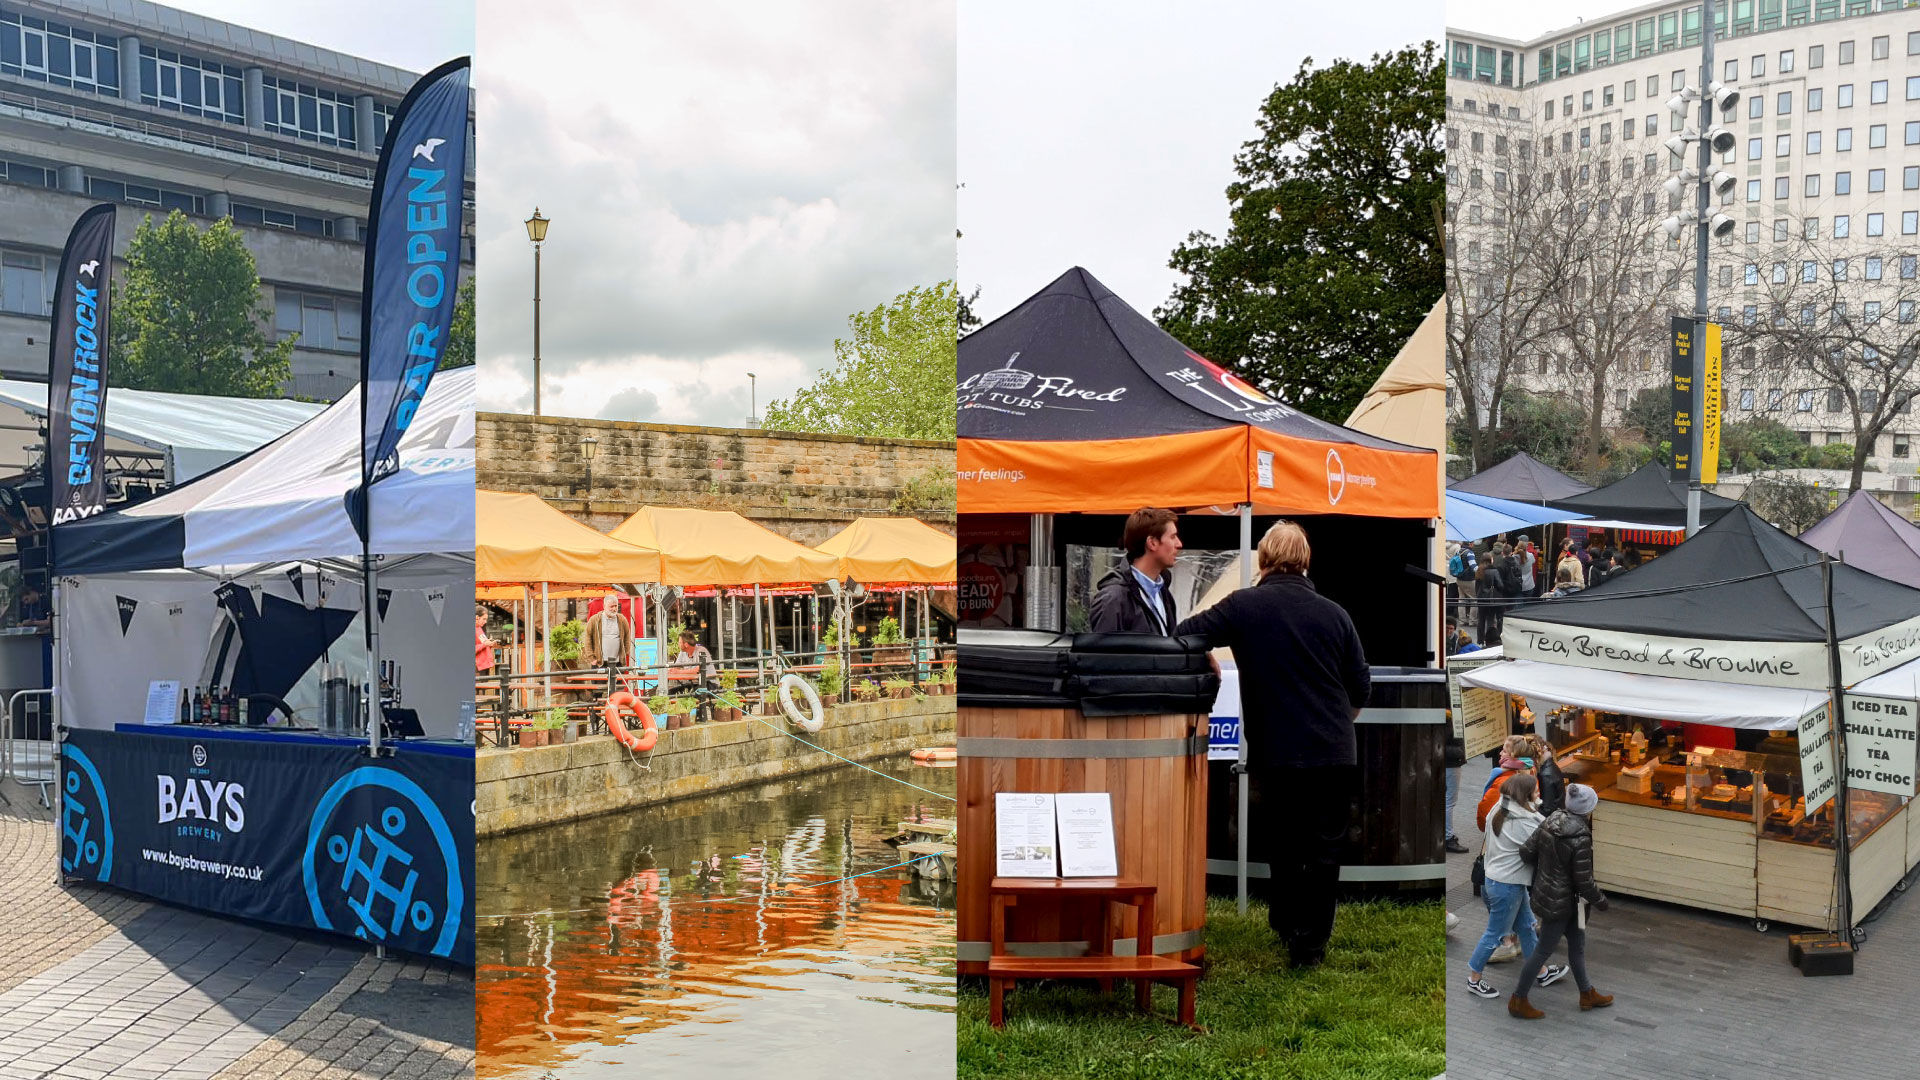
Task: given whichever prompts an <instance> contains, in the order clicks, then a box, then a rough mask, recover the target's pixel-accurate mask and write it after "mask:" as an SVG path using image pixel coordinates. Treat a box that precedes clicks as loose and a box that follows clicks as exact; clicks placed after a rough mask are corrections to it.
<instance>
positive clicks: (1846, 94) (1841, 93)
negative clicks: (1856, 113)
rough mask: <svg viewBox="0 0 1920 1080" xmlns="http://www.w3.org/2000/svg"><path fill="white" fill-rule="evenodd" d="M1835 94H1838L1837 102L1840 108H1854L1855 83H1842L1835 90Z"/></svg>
mask: <svg viewBox="0 0 1920 1080" xmlns="http://www.w3.org/2000/svg"><path fill="white" fill-rule="evenodd" d="M1834 94H1836V95H1837V97H1836V101H1835V103H1836V104H1837V105H1839V107H1840V108H1842V109H1851V108H1853V84H1852V83H1841V84H1840V86H1839V87H1838V88H1837V89H1835V90H1834Z"/></svg>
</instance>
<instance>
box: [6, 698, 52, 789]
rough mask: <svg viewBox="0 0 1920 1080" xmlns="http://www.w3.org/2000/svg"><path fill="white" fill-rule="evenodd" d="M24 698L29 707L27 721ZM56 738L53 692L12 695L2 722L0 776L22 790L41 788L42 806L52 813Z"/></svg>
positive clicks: (8, 700)
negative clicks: (51, 795)
mask: <svg viewBox="0 0 1920 1080" xmlns="http://www.w3.org/2000/svg"><path fill="white" fill-rule="evenodd" d="M22 699H25V701H26V704H27V705H28V706H29V708H28V709H27V710H26V712H25V718H24V721H23V716H22V712H21V709H20V704H21V702H22ZM43 705H44V707H43ZM53 735H54V732H53V691H52V690H46V689H39V690H16V691H14V692H13V694H11V695H10V696H8V698H7V715H6V717H5V718H4V720H0V777H4V778H5V779H7V780H11V781H13V782H14V783H16V784H19V785H21V786H22V787H38V788H39V789H40V805H41V806H44V807H46V808H47V809H49V810H51V809H53V802H52V800H51V798H50V797H49V795H48V789H49V788H51V787H52V786H53V783H54V760H55V747H54V737H53ZM43 736H44V737H43Z"/></svg>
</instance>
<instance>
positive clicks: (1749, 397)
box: [1740, 308, 1753, 412]
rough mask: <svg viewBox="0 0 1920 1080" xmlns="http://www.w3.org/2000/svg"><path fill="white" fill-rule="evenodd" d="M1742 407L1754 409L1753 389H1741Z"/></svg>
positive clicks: (1750, 410)
mask: <svg viewBox="0 0 1920 1080" xmlns="http://www.w3.org/2000/svg"><path fill="white" fill-rule="evenodd" d="M1748 310H1749V311H1751V310H1752V309H1751V308H1749V309H1748ZM1740 407H1741V408H1742V409H1745V410H1747V411H1748V412H1752V411H1753V391H1752V390H1742V391H1740Z"/></svg>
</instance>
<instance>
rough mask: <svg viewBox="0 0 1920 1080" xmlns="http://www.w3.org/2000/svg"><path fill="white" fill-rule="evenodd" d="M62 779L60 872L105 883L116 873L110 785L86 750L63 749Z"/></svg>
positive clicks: (76, 748) (72, 747) (69, 744)
mask: <svg viewBox="0 0 1920 1080" xmlns="http://www.w3.org/2000/svg"><path fill="white" fill-rule="evenodd" d="M60 758H61V770H62V771H63V772H64V773H65V775H64V776H62V777H61V778H60V788H61V794H60V871H61V873H63V874H65V875H66V876H68V877H76V878H92V879H93V880H95V881H105V880H107V878H108V876H109V875H110V874H112V872H113V821H112V819H111V818H109V817H108V810H107V785H106V783H105V782H104V781H102V780H101V779H100V770H99V769H97V768H95V767H94V764H93V759H92V758H90V757H88V756H87V754H86V751H84V750H81V749H80V748H79V747H77V746H75V745H73V744H72V743H68V744H67V745H66V746H65V747H63V748H62V750H61V754H60Z"/></svg>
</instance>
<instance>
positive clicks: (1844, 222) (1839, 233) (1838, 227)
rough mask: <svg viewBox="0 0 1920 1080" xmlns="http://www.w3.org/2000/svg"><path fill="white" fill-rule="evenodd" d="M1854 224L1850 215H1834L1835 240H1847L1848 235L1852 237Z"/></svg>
mask: <svg viewBox="0 0 1920 1080" xmlns="http://www.w3.org/2000/svg"><path fill="white" fill-rule="evenodd" d="M1852 224H1853V222H1852V219H1851V216H1850V215H1847V214H1835V215H1833V238H1834V239H1835V240H1845V239H1846V238H1847V237H1848V235H1850V230H1851V227H1852Z"/></svg>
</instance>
